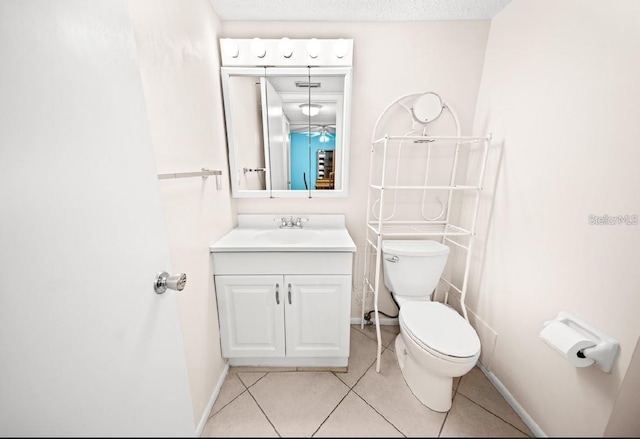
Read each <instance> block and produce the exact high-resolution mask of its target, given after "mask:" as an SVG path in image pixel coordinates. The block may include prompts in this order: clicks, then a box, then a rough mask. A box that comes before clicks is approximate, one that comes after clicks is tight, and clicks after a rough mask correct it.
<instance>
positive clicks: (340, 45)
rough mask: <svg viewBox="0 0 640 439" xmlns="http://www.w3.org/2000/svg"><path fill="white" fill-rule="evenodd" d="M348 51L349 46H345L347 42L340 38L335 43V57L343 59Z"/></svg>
mask: <svg viewBox="0 0 640 439" xmlns="http://www.w3.org/2000/svg"><path fill="white" fill-rule="evenodd" d="M348 50H349V45H348V44H347V41H346V40H345V39H343V38H340V39H339V40H338V41H337V42H336V48H335V52H336V56H337V57H338V58H344V57H345V56H346V55H347V51H348Z"/></svg>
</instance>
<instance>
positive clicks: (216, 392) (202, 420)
mask: <svg viewBox="0 0 640 439" xmlns="http://www.w3.org/2000/svg"><path fill="white" fill-rule="evenodd" d="M228 373H229V362H228V361H227V362H226V364H225V366H224V370H223V371H222V373H221V374H220V378H218V383H217V384H216V387H215V388H214V389H213V392H211V398H209V403H208V404H207V408H206V409H205V410H204V413H202V417H201V418H200V422H199V423H198V427H197V428H196V436H195V437H200V435H202V430H204V426H205V424H206V423H207V421H208V420H209V415H210V414H211V409H212V408H213V405H214V404H215V403H216V399H218V395H220V389H221V388H222V384H223V383H224V379H225V378H226V377H227V374H228Z"/></svg>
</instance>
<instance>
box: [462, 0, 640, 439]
mask: <svg viewBox="0 0 640 439" xmlns="http://www.w3.org/2000/svg"><path fill="white" fill-rule="evenodd" d="M639 19H640V2H637V1H634V0H626V1H622V0H618V1H611V2H606V3H604V2H600V1H595V0H565V1H562V2H558V1H553V0H514V1H513V2H512V3H510V4H509V5H508V6H507V7H506V8H505V9H504V10H503V11H502V12H500V13H499V14H498V15H497V16H496V17H495V18H494V19H493V20H492V22H491V30H490V34H489V41H488V44H487V53H486V59H485V64H484V71H483V76H482V84H481V87H480V95H479V98H478V105H477V112H476V119H475V124H474V130H475V132H476V133H482V132H492V133H493V134H494V139H495V141H494V143H493V145H494V147H493V150H492V154H491V157H490V164H491V167H490V169H489V171H488V172H489V174H488V176H489V179H488V184H487V185H486V192H487V193H486V195H485V196H484V207H483V210H482V217H481V224H482V227H481V230H480V232H481V234H480V236H479V244H480V245H479V247H478V250H479V251H478V252H477V253H476V257H475V259H474V271H473V275H472V283H471V285H470V297H469V304H470V305H471V307H472V309H473V310H474V311H475V312H476V313H477V314H478V315H479V316H480V317H481V318H482V319H483V320H484V321H486V322H487V323H488V324H489V325H490V326H491V327H492V328H493V329H495V330H496V332H497V334H498V337H497V344H496V346H495V353H494V355H493V358H492V359H491V361H490V364H486V365H485V366H487V367H489V368H490V369H491V371H492V372H493V373H494V374H495V375H496V376H497V377H498V378H499V379H500V380H501V381H502V383H503V384H504V385H505V386H506V387H507V388H508V389H509V391H510V392H511V394H513V396H514V397H515V399H516V400H517V401H518V402H519V403H520V404H521V405H522V406H523V407H524V409H525V410H526V411H527V412H528V413H529V415H531V416H532V417H533V419H534V420H535V421H536V422H537V423H538V425H539V426H540V427H541V429H542V431H544V432H545V433H546V434H548V435H552V436H601V435H603V434H604V432H605V427H606V426H607V423H608V420H609V417H610V415H611V412H612V409H613V407H614V403H615V401H616V398H617V397H618V393H619V391H620V388H621V385H622V382H623V378H624V377H625V374H626V372H627V370H628V367H629V364H630V360H631V356H632V353H633V350H634V348H635V346H636V342H637V340H638V335H639V334H640V319H638V317H637V312H638V309H640V296H639V295H638V290H639V288H640V271H639V270H638V267H637V263H638V260H640V250H639V249H640V225H610V226H602V225H601V226H596V225H589V223H588V217H589V215H605V214H608V215H612V216H614V215H619V214H622V215H625V214H629V215H632V214H640V192H638V183H640V181H639V179H638V170H637V166H638V163H640V148H638V139H639V138H640V124H639V123H638V102H639V100H640V85H639V82H638V78H640V57H638V53H640V27H638V26H637V23H638V20H639ZM495 175H497V184H494V183H495V181H494V180H495ZM492 196H495V202H494V205H493V207H492V208H491V206H490V204H491V203H490V202H491V198H492ZM487 236H488V239H487ZM485 243H486V245H485ZM561 310H564V311H567V312H570V313H573V314H575V315H577V316H579V317H581V318H583V319H585V320H587V321H588V322H591V323H592V324H593V325H595V326H596V327H598V328H600V329H601V330H603V331H605V332H607V333H608V334H610V335H611V336H614V337H616V338H618V339H619V340H620V342H621V348H622V349H621V354H620V356H619V358H618V360H617V362H616V364H615V366H614V370H613V372H612V373H611V374H605V373H603V372H602V371H601V370H600V369H597V368H595V367H589V368H584V369H576V368H574V367H572V366H571V365H570V364H569V363H568V362H567V361H566V360H565V359H563V358H562V357H561V356H559V355H558V354H556V353H555V352H554V351H553V350H551V349H550V348H549V347H548V346H546V345H545V344H544V343H543V342H542V341H541V340H540V339H539V337H538V334H539V332H540V330H541V329H542V324H543V322H544V321H545V320H549V319H552V318H554V317H555V316H556V315H557V313H558V311H561ZM483 348H484V347H483ZM635 411H636V415H637V407H636V409H635ZM637 433H639V432H637V431H636V434H637Z"/></svg>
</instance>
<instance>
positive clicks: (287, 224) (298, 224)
mask: <svg viewBox="0 0 640 439" xmlns="http://www.w3.org/2000/svg"><path fill="white" fill-rule="evenodd" d="M280 228H281V229H301V228H302V218H300V217H298V218H296V219H295V220H294V219H293V217H292V216H290V217H289V219H287V218H285V217H282V218H280Z"/></svg>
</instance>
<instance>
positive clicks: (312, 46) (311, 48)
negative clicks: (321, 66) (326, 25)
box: [307, 38, 320, 58]
mask: <svg viewBox="0 0 640 439" xmlns="http://www.w3.org/2000/svg"><path fill="white" fill-rule="evenodd" d="M307 53H308V54H309V56H310V57H311V58H317V57H318V55H320V41H318V39H317V38H311V39H310V40H309V42H308V43H307Z"/></svg>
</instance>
